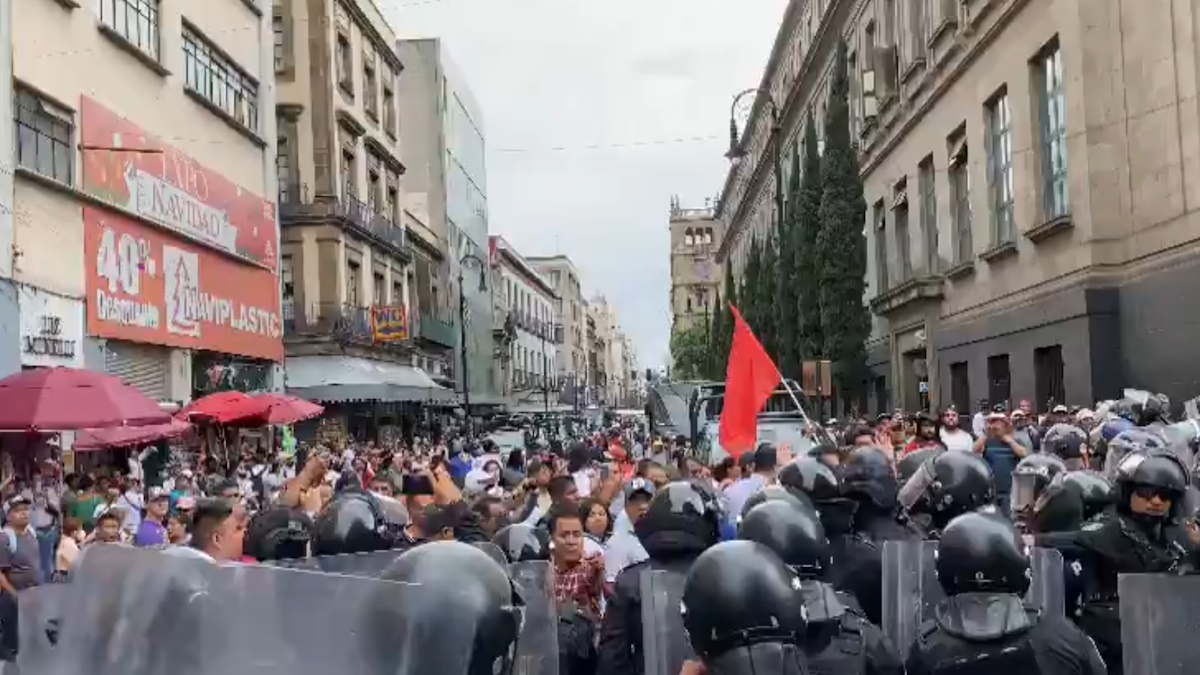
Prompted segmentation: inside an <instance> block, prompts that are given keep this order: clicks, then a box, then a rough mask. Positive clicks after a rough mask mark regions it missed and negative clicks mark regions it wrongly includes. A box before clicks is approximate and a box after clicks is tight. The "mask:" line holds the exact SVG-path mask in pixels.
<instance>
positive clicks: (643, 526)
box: [633, 481, 722, 558]
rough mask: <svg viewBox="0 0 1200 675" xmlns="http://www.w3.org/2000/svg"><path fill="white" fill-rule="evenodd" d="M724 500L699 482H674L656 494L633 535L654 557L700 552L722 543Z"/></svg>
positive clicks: (636, 525) (635, 526) (635, 527)
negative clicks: (722, 501)
mask: <svg viewBox="0 0 1200 675" xmlns="http://www.w3.org/2000/svg"><path fill="white" fill-rule="evenodd" d="M721 515H722V514H721V500H720V498H719V497H718V496H717V493H716V492H714V491H713V489H712V488H711V487H709V486H707V485H705V484H703V483H701V482H698V481H695V482H693V481H675V482H673V483H668V484H667V486H666V487H664V488H662V489H661V490H659V491H657V492H656V493H654V497H653V498H652V499H651V500H650V506H649V507H648V508H647V510H646V514H645V515H643V516H642V517H641V518H639V519H638V521H637V523H636V524H634V526H633V527H634V532H635V533H636V534H637V538H638V540H639V541H640V542H641V543H642V546H644V547H645V549H646V552H647V553H649V554H650V556H651V557H652V558H654V557H662V556H671V555H686V554H696V553H700V552H701V551H703V550H704V549H706V548H708V547H709V546H712V545H713V544H715V543H717V541H719V540H720V527H721Z"/></svg>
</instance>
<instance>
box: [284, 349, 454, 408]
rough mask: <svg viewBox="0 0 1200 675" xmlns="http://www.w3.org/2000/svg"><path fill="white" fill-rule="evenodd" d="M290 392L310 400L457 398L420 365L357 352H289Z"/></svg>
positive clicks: (286, 371) (286, 373) (286, 363)
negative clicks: (301, 353) (293, 354)
mask: <svg viewBox="0 0 1200 675" xmlns="http://www.w3.org/2000/svg"><path fill="white" fill-rule="evenodd" d="M284 382H285V383H286V386H287V392H288V393H289V394H291V395H292V396H299V397H300V398H306V399H308V400H310V401H335V402H336V401H414V402H420V401H430V402H435V403H441V402H445V401H451V400H453V399H454V392H453V391H451V390H449V389H447V388H445V387H443V386H441V385H439V384H438V383H436V382H434V381H433V379H432V378H430V377H429V375H428V374H427V373H426V372H425V371H423V370H421V369H420V368H414V367H413V366H404V365H400V364H398V363H389V362H387V361H372V360H370V359H363V358H358V357H355V356H289V357H287V359H286V360H285V361H284Z"/></svg>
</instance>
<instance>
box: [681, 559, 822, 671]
mask: <svg viewBox="0 0 1200 675" xmlns="http://www.w3.org/2000/svg"><path fill="white" fill-rule="evenodd" d="M680 611H681V612H682V614H683V626H684V629H685V630H686V632H687V636H688V640H689V641H690V642H691V645H692V649H694V650H695V652H696V654H697V655H698V656H699V657H700V658H701V659H703V660H704V662H705V664H715V663H717V662H719V659H721V658H722V657H723V656H725V655H726V654H728V653H730V652H736V651H740V650H742V649H749V650H750V651H751V654H752V655H753V652H754V651H755V647H756V646H758V645H764V644H775V645H779V644H793V645H794V644H797V643H798V642H799V641H800V640H801V639H802V638H803V636H804V635H805V631H806V629H807V618H806V614H805V610H804V598H803V595H802V593H801V591H800V583H799V579H797V578H796V575H795V574H794V573H793V572H792V570H790V569H788V566H787V565H785V564H784V562H783V560H781V559H780V558H779V556H778V555H776V554H775V552H774V551H772V550H771V549H769V548H767V547H766V546H763V545H762V544H759V543H757V542H753V541H725V542H721V543H720V544H717V545H716V546H713V547H712V548H710V549H708V550H707V551H705V552H704V553H703V554H701V555H700V557H699V558H697V559H696V561H695V562H694V563H693V564H692V567H691V569H690V570H689V572H688V576H687V581H686V582H685V584H684V588H683V602H682V603H680ZM717 670H718V671H719V670H721V669H717ZM755 670H758V669H755ZM710 672H711V669H710ZM760 672H770V671H760ZM776 672H778V671H776Z"/></svg>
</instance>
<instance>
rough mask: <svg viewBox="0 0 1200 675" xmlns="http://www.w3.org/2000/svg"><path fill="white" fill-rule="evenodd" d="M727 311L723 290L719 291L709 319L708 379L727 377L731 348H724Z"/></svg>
mask: <svg viewBox="0 0 1200 675" xmlns="http://www.w3.org/2000/svg"><path fill="white" fill-rule="evenodd" d="M724 320H725V312H723V311H722V309H721V291H720V290H718V291H717V301H716V303H715V304H713V311H712V314H711V315H710V318H709V319H708V323H709V325H708V379H710V380H718V381H719V380H724V379H725V361H726V359H727V358H728V357H729V349H728V348H724V349H723V348H722V346H723V344H724V342H723V340H722V338H723V337H724V324H723V322H724Z"/></svg>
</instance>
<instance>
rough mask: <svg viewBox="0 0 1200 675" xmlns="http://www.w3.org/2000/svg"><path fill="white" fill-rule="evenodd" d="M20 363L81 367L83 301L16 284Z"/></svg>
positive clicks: (25, 364) (24, 364)
mask: <svg viewBox="0 0 1200 675" xmlns="http://www.w3.org/2000/svg"><path fill="white" fill-rule="evenodd" d="M17 288H18V302H19V303H20V312H21V317H20V330H21V365H23V366H67V367H69V368H82V367H83V348H82V345H83V303H82V302H81V301H79V300H76V299H74V298H67V297H63V296H61V295H55V294H53V293H47V292H46V291H43V290H41V289H38V288H34V287H32V286H25V285H19V286H18V287H17Z"/></svg>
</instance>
